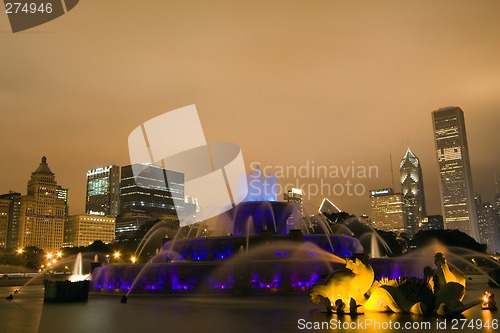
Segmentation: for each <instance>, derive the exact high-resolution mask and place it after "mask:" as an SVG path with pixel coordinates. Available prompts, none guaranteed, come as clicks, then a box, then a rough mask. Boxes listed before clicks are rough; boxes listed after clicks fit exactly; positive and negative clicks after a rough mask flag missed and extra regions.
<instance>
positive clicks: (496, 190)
mask: <svg viewBox="0 0 500 333" xmlns="http://www.w3.org/2000/svg"><path fill="white" fill-rule="evenodd" d="M493 178H494V179H495V194H498V181H497V174H496V173H494V174H493Z"/></svg>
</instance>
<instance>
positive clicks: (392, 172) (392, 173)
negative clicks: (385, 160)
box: [389, 153, 396, 191]
mask: <svg viewBox="0 0 500 333" xmlns="http://www.w3.org/2000/svg"><path fill="white" fill-rule="evenodd" d="M389 160H390V163H391V178H392V190H393V191H396V189H395V188H394V170H393V169H392V154H390V153H389Z"/></svg>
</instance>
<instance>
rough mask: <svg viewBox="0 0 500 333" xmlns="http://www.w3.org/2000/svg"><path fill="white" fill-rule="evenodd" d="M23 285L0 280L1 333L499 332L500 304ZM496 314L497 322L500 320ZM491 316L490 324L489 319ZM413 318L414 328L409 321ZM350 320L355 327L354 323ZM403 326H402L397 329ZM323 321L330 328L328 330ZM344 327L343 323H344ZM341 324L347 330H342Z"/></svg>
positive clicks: (475, 293) (482, 282) (471, 288)
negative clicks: (368, 308) (343, 309)
mask: <svg viewBox="0 0 500 333" xmlns="http://www.w3.org/2000/svg"><path fill="white" fill-rule="evenodd" d="M15 289H18V288H17V287H0V296H1V298H0V332H6V333H16V332H41V333H45V332H51V333H52V332H69V333H80V332H81V333H89V332H113V333H114V332H117V333H126V332H144V333H145V332H236V333H245V332H300V331H301V332H304V331H311V332H314V331H316V332H317V331H320V330H323V331H332V332H333V331H337V332H338V331H346V332H347V331H348V332H397V331H402V332H404V331H413V332H420V331H422V332H423V331H425V332H438V331H439V332H443V333H444V332H495V331H497V332H498V330H499V329H500V327H499V328H497V330H495V329H494V328H493V327H490V328H487V327H484V326H491V324H492V323H494V322H496V323H497V324H499V325H500V323H498V322H499V321H500V313H499V312H498V311H496V312H491V311H483V310H481V308H480V306H477V307H474V308H472V309H469V310H467V311H466V312H464V313H463V315H462V316H461V317H457V318H446V319H445V318H436V317H420V316H412V315H406V314H389V313H369V314H364V315H358V316H357V317H355V318H354V317H350V316H343V317H342V316H337V315H332V314H327V313H325V312H324V307H323V305H322V304H321V305H315V304H312V303H311V302H310V301H309V299H308V297H307V295H306V292H304V294H299V295H297V294H295V295H266V296H253V297H247V298H237V297H231V296H201V295H200V296H185V297H182V296H175V297H172V296H165V295H162V296H138V295H131V296H130V297H129V299H128V303H126V304H122V303H120V297H121V295H100V294H90V296H89V299H88V301H87V302H83V303H64V304H47V303H45V304H44V302H43V287H42V286H40V285H36V286H28V287H26V288H24V289H23V290H21V292H20V293H18V294H14V299H13V300H11V301H9V300H6V299H5V297H6V296H8V295H9V294H10V293H12V292H13V291H14V290H15ZM485 290H491V291H492V292H494V293H496V294H497V295H496V297H497V301H498V300H499V299H500V290H499V289H496V290H494V289H491V288H489V287H488V286H487V284H486V279H484V278H482V277H477V276H474V277H473V280H472V281H469V284H468V287H467V296H466V299H465V300H464V301H465V302H470V301H472V300H475V299H479V298H480V297H481V294H482V292H484V291H485ZM495 320H496V321H495ZM488 323H489V324H488ZM405 325H411V328H407V327H405ZM349 327H350V329H348V328H349ZM398 327H399V329H398ZM321 328H323V329H321ZM342 328H344V329H342ZM339 329H340V330H339Z"/></svg>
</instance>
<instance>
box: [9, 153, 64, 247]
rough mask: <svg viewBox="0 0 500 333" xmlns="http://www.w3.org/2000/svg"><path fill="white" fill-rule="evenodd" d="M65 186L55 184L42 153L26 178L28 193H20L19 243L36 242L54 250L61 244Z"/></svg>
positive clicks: (20, 244) (28, 243) (29, 244)
mask: <svg viewBox="0 0 500 333" xmlns="http://www.w3.org/2000/svg"><path fill="white" fill-rule="evenodd" d="M63 192H64V195H66V196H67V190H63V189H62V188H61V187H60V186H58V185H57V182H56V179H55V175H54V173H53V172H52V171H51V170H50V168H49V165H48V164H47V158H46V157H45V156H44V157H43V158H42V162H41V163H40V165H39V166H38V168H37V169H36V170H35V172H33V173H32V174H31V179H30V180H29V181H28V193H27V195H23V196H22V197H21V205H20V213H19V215H20V216H19V247H26V246H36V247H39V248H41V249H43V250H45V251H48V252H51V251H57V250H59V249H60V248H61V247H62V245H63V237H64V221H65V219H66V211H67V209H66V202H65V200H64V199H62V198H60V196H61V195H63Z"/></svg>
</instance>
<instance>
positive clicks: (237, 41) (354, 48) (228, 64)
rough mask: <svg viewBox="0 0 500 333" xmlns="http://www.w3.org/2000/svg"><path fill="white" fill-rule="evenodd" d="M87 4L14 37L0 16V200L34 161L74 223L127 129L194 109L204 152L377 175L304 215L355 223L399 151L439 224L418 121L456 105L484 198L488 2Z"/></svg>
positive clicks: (490, 141) (492, 138) (490, 66)
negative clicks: (343, 216) (50, 175)
mask: <svg viewBox="0 0 500 333" xmlns="http://www.w3.org/2000/svg"><path fill="white" fill-rule="evenodd" d="M87 2H88V3H81V4H80V5H79V6H77V7H76V8H75V9H74V10H72V11H71V12H70V13H68V14H67V15H64V17H61V18H60V19H58V20H54V21H52V22H49V23H47V24H45V25H43V26H40V27H37V28H34V29H32V30H30V31H27V32H21V33H18V34H11V33H7V31H10V28H9V26H8V20H7V18H6V16H5V15H4V16H0V32H1V33H0V41H1V42H2V45H4V46H5V49H8V50H9V52H4V53H2V54H0V60H1V61H0V70H1V71H2V77H1V78H0V105H1V106H2V110H3V112H2V113H3V120H2V123H4V124H8V126H4V128H3V129H2V131H1V133H2V134H1V138H2V142H3V143H4V144H3V145H1V147H0V154H1V156H2V158H3V161H5V162H4V164H3V171H4V172H3V173H2V175H0V193H7V192H8V191H9V190H13V191H17V192H21V193H24V192H25V181H26V175H29V173H30V172H32V166H33V163H36V162H37V161H39V159H40V157H41V156H43V155H46V156H47V157H48V158H49V160H50V163H51V168H52V169H53V170H54V171H55V173H56V176H57V179H58V182H60V183H61V184H64V186H65V187H67V188H69V207H70V214H80V213H83V212H84V211H85V187H86V176H85V174H86V172H87V171H88V170H91V169H95V168H98V167H102V166H106V165H120V166H124V165H128V164H130V161H129V158H128V151H127V137H128V135H129V134H130V132H131V131H132V130H133V129H134V128H135V127H137V126H138V125H139V124H141V123H143V122H144V121H146V120H147V119H151V118H152V117H154V116H157V115H159V114H162V113H164V112H167V111H170V110H173V109H175V108H178V107H182V106H185V105H189V104H193V103H194V104H196V105H197V106H198V107H199V110H200V117H201V120H202V122H203V124H204V131H205V134H206V137H207V138H208V139H209V141H231V142H235V143H237V144H239V145H240V146H241V148H242V152H243V156H244V160H245V164H246V166H247V168H248V167H249V165H250V164H251V163H253V162H259V163H261V165H263V166H265V165H270V166H277V165H289V166H300V165H303V164H305V163H306V161H315V162H316V163H317V164H318V165H325V166H331V165H335V166H343V165H345V166H349V165H351V162H352V161H355V163H356V164H357V165H362V166H372V165H374V166H377V167H378V170H379V175H378V177H377V178H371V179H363V180H361V181H360V182H361V183H363V184H364V185H365V187H366V190H367V191H366V193H365V194H364V196H347V195H341V196H334V195H330V196H328V195H318V196H317V197H314V198H312V200H310V201H311V202H312V203H313V204H314V206H316V207H318V206H319V204H320V203H321V200H322V199H323V197H325V196H326V197H328V199H330V200H331V201H332V202H334V203H335V205H337V206H338V207H339V208H341V209H342V210H345V211H348V212H351V213H354V214H358V215H361V214H363V213H368V212H369V193H368V190H369V189H373V188H384V187H389V186H391V171H390V166H389V155H390V154H392V155H393V156H400V155H402V154H403V153H404V151H405V150H406V148H407V146H408V145H409V146H411V147H412V150H413V151H415V152H416V153H417V154H418V156H419V158H420V160H421V164H422V167H423V170H424V179H425V188H426V205H427V210H428V214H429V215H435V214H441V208H440V207H441V202H440V199H439V187H438V184H439V174H438V166H437V163H436V158H435V151H434V142H433V137H432V122H431V112H432V111H433V110H436V109H438V108H440V107H444V106H447V105H456V106H459V107H461V108H462V109H463V110H464V112H465V114H466V118H467V131H468V140H469V148H470V159H471V164H472V166H471V167H472V172H473V174H472V178H473V182H474V188H475V191H476V192H479V193H481V195H482V197H483V199H484V201H490V202H493V201H494V199H493V198H494V195H495V193H494V192H495V188H494V185H492V183H493V178H494V174H497V177H498V176H499V175H500V171H499V170H500V161H499V159H498V157H497V156H499V154H500V147H499V146H498V145H496V141H497V139H496V133H497V132H498V124H499V123H500V112H499V110H500V100H499V98H498V94H497V87H498V86H500V62H499V61H498V59H499V57H498V54H500V41H499V40H498V38H497V32H498V31H500V23H499V22H497V21H498V20H496V17H495V13H497V12H498V11H499V10H500V4H499V3H498V2H495V1H485V2H483V3H481V4H472V3H469V2H465V1H464V2H461V1H443V2H440V3H439V4H418V5H417V4H416V3H414V4H409V3H408V4H402V3H399V2H397V1H382V2H379V3H377V4H363V5H360V4H354V3H341V2H335V1H324V2H321V1H319V2H317V3H316V4H315V5H314V6H313V5H310V4H307V3H306V2H293V3H291V4H290V3H289V2H286V5H285V2H280V1H276V2H273V3H267V2H264V1H262V2H259V1H255V2H252V3H251V4H250V3H247V4H231V3H230V2H225V1H221V2H219V3H217V4H210V5H209V4H204V3H202V2H199V3H197V4H196V6H189V5H187V4H180V3H174V2H169V1H165V2H162V3H155V6H157V9H158V10H157V11H156V12H155V13H150V12H147V13H146V12H145V8H142V9H139V12H138V11H137V10H138V9H137V8H135V7H134V6H132V4H124V3H120V8H121V11H120V15H119V16H118V17H117V16H116V15H115V8H116V6H117V3H118V2H116V1H109V2H106V3H105V4H101V3H99V4H98V3H97V2H96V1H92V0H89V1H87ZM95 8H100V9H99V11H98V12H96V11H95ZM173 12H175V15H174V14H172V13H173ZM160 13H161V15H160ZM156 15H158V16H156ZM90 21H92V22H95V23H96V24H94V25H93V26H89V25H88V22H90ZM123 21H128V22H133V23H132V24H130V23H127V24H126V25H125V24H124V25H121V24H120V22H123ZM89 36H92V38H91V37H89ZM409 124H411V126H409ZM396 165H397V164H394V168H396ZM290 181H291V179H278V183H281V184H286V183H289V182H290ZM307 181H308V182H317V180H316V179H308V180H307ZM341 181H343V179H341ZM333 182H335V180H333ZM395 190H396V191H399V188H398V187H397V188H396V189H395Z"/></svg>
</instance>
